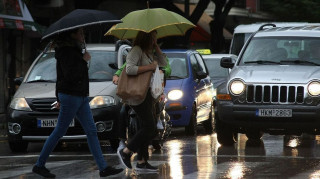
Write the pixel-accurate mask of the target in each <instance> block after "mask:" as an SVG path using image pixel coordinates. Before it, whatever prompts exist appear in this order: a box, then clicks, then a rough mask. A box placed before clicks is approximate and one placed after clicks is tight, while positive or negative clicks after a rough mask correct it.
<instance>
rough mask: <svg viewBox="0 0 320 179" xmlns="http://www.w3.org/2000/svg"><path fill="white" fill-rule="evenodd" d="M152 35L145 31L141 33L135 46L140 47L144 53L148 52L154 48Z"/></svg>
mask: <svg viewBox="0 0 320 179" xmlns="http://www.w3.org/2000/svg"><path fill="white" fill-rule="evenodd" d="M151 44H152V35H151V32H150V33H146V32H143V31H139V32H138V35H137V37H136V39H135V40H134V43H133V45H134V46H136V45H137V46H139V47H140V48H141V50H142V51H143V52H147V51H148V50H150V49H151V48H152V45H151Z"/></svg>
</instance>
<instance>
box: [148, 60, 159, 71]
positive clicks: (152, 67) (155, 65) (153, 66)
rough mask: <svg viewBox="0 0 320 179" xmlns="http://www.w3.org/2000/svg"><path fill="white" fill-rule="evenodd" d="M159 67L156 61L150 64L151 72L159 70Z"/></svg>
mask: <svg viewBox="0 0 320 179" xmlns="http://www.w3.org/2000/svg"><path fill="white" fill-rule="evenodd" d="M157 65H158V62H157V61H155V60H154V61H153V62H152V63H151V64H150V66H151V70H152V71H155V70H156V68H157Z"/></svg>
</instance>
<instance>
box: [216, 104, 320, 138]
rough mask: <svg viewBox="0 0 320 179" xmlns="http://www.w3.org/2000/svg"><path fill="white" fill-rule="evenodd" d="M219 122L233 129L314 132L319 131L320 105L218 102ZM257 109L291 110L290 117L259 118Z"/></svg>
mask: <svg viewBox="0 0 320 179" xmlns="http://www.w3.org/2000/svg"><path fill="white" fill-rule="evenodd" d="M217 103H218V104H217V111H218V115H219V120H221V121H223V122H224V123H227V124H229V125H230V126H233V127H235V128H241V127H243V128H255V129H257V128H258V129H260V130H291V131H297V132H315V131H317V130H320V105H319V104H318V105H316V106H307V105H270V104H269V105H262V104H261V105H254V104H250V105H249V104H233V103H232V102H231V101H218V102H217ZM258 109H291V110H292V117H259V116H257V110H258Z"/></svg>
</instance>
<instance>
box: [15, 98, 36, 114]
mask: <svg viewBox="0 0 320 179" xmlns="http://www.w3.org/2000/svg"><path fill="white" fill-rule="evenodd" d="M10 108H12V109H15V110H20V111H32V110H31V108H30V107H29V105H28V103H27V101H26V99H24V98H13V99H12V101H11V103H10Z"/></svg>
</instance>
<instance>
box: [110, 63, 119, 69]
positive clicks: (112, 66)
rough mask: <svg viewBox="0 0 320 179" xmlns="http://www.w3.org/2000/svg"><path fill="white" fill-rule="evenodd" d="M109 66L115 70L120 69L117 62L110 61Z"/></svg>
mask: <svg viewBox="0 0 320 179" xmlns="http://www.w3.org/2000/svg"><path fill="white" fill-rule="evenodd" d="M109 67H110V68H112V69H114V70H118V69H119V68H118V65H117V64H116V63H109Z"/></svg>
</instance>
